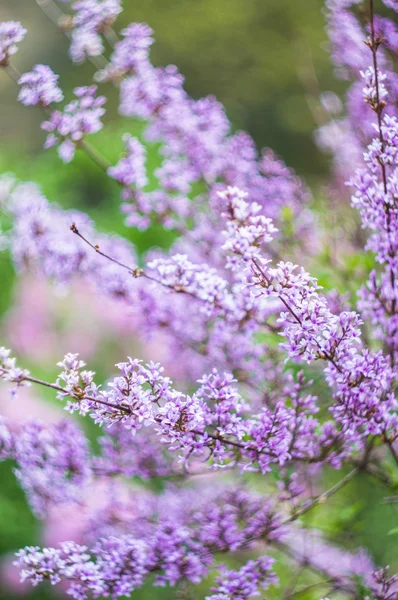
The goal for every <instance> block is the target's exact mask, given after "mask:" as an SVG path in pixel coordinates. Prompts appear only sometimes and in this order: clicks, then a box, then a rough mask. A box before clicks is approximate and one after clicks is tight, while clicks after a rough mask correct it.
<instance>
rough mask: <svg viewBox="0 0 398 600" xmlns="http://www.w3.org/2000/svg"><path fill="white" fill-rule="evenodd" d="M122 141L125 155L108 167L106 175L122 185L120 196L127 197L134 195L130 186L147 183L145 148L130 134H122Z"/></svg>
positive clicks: (139, 185) (137, 186) (136, 186)
mask: <svg viewBox="0 0 398 600" xmlns="http://www.w3.org/2000/svg"><path fill="white" fill-rule="evenodd" d="M123 142H124V145H125V146H126V155H125V156H124V157H122V158H121V159H120V160H119V162H118V163H117V164H116V165H115V166H114V167H110V168H109V169H108V175H109V176H110V177H112V178H113V179H116V180H117V181H119V182H120V183H121V184H122V185H123V188H124V189H123V194H122V197H123V198H124V199H127V198H128V197H129V196H134V192H133V191H132V189H131V187H132V186H134V187H135V188H136V189H139V190H140V189H142V188H144V187H145V186H146V185H147V183H148V178H147V175H146V169H145V155H146V150H145V148H144V146H143V145H142V144H141V142H140V141H139V140H138V139H137V138H134V137H132V136H131V135H130V134H125V135H124V136H123Z"/></svg>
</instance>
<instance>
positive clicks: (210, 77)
mask: <svg viewBox="0 0 398 600" xmlns="http://www.w3.org/2000/svg"><path fill="white" fill-rule="evenodd" d="M60 6H61V7H64V6H65V8H67V5H63V4H60ZM124 7H125V10H124V13H123V14H122V16H121V18H120V19H119V20H118V25H119V26H120V27H121V26H123V25H127V24H128V23H129V22H131V21H145V22H147V23H149V24H150V25H151V27H152V28H153V29H154V30H155V38H156V44H155V46H154V49H153V53H152V57H153V60H154V62H155V64H162V65H165V64H168V63H174V64H176V65H177V66H178V68H179V69H180V71H181V72H182V73H183V74H184V75H185V77H186V88H187V90H188V92H189V93H190V94H191V95H192V96H193V97H195V98H196V97H200V96H203V95H207V94H214V95H216V96H217V98H218V99H219V100H220V101H222V102H223V103H224V104H225V106H226V110H227V113H228V116H229V117H230V119H231V121H232V124H233V127H234V129H245V130H247V131H249V133H250V134H251V135H252V136H253V137H254V139H255V141H256V143H257V145H258V147H259V148H261V147H263V146H269V147H271V148H272V149H273V150H274V151H276V152H277V153H278V154H279V155H280V156H281V157H282V158H283V159H284V160H285V161H286V162H287V164H288V165H289V166H291V167H294V168H295V169H296V171H297V172H298V174H299V175H301V176H302V177H304V178H305V179H306V181H307V183H309V184H310V186H311V188H312V190H313V192H314V193H315V196H316V206H317V208H319V211H320V213H322V211H323V210H324V209H325V207H326V206H327V205H326V203H325V201H323V200H322V197H321V196H320V194H319V190H320V189H321V188H322V184H323V182H324V181H325V179H326V177H327V174H328V168H329V164H328V158H327V157H325V156H324V155H322V154H321V153H320V152H319V151H318V150H317V148H316V147H315V145H314V143H313V137H312V135H313V131H314V129H315V127H316V126H317V105H316V101H315V98H316V96H317V94H318V93H319V91H326V90H333V91H335V92H337V93H339V94H342V93H343V92H344V84H343V83H342V82H341V81H338V80H336V79H335V78H334V77H333V67H332V65H331V63H330V61H329V58H328V53H327V38H326V33H325V30H324V27H325V23H324V15H323V2H322V0H306V1H305V2H300V1H298V0H143V1H141V2H133V1H130V0H125V1H124ZM4 20H19V21H21V22H22V24H23V25H24V26H25V27H26V28H27V29H28V31H29V33H28V35H27V37H26V39H25V41H24V42H23V44H21V47H20V50H19V52H18V54H17V55H16V56H15V60H14V62H15V64H16V66H17V67H18V69H19V70H20V71H26V70H30V68H31V67H32V66H33V65H34V64H36V63H38V62H42V63H45V64H49V65H50V66H51V67H52V68H53V70H54V71H55V72H56V73H59V74H60V75H61V78H60V84H61V87H62V88H63V89H64V91H65V92H66V97H69V95H70V91H71V89H72V88H73V87H74V86H75V85H85V84H87V83H88V82H90V81H91V79H92V75H93V72H94V70H93V67H92V66H91V65H90V64H89V63H88V64H85V65H83V66H74V65H73V64H72V63H71V62H70V61H69V59H68V57H67V50H68V41H67V40H66V39H65V37H64V36H63V34H62V33H60V32H59V31H58V30H57V29H56V27H55V26H54V25H53V24H52V23H51V22H50V21H49V20H48V19H47V17H46V16H45V15H44V14H43V13H42V12H41V10H40V9H39V8H38V6H37V5H36V2H35V1H34V0H1V5H0V21H4ZM109 89H110V88H108V90H109ZM112 93H113V92H112V91H111V94H110V100H109V103H108V106H107V107H108V109H109V112H108V115H107V117H106V119H107V128H106V130H105V131H104V132H101V133H100V134H99V135H97V136H96V137H95V138H94V139H93V141H94V142H95V145H96V146H97V147H98V148H99V149H101V150H102V151H103V152H104V154H106V155H107V157H108V158H110V159H111V160H116V158H117V156H118V155H119V152H120V150H121V143H120V138H121V135H122V133H123V132H124V131H126V130H128V129H129V130H130V131H135V130H136V129H135V128H136V127H137V126H136V125H135V124H134V123H131V121H130V122H128V123H120V120H118V119H117V113H116V109H115V106H116V97H115V96H112ZM0 94H1V111H0V139H1V148H0V171H1V172H7V171H10V172H14V173H15V174H16V175H17V176H18V177H19V178H21V179H23V180H33V181H36V182H38V183H40V184H41V186H42V188H43V190H44V192H45V194H46V195H47V197H48V198H49V199H51V200H53V201H56V202H58V203H60V204H61V205H63V206H65V207H72V206H73V207H78V208H82V209H84V210H86V211H88V212H89V213H90V214H91V215H92V216H93V217H94V218H95V220H96V221H97V223H98V225H99V227H100V228H103V229H104V230H111V231H117V232H122V233H124V234H125V235H127V236H130V237H131V238H134V241H135V242H136V243H138V245H139V247H140V249H141V250H145V249H146V248H148V247H150V246H151V245H153V244H160V245H167V244H168V242H169V241H170V236H169V235H167V234H164V233H162V232H161V231H159V230H158V229H157V230H156V229H155V230H151V231H150V232H149V233H148V234H145V235H143V234H138V233H137V232H135V231H131V230H127V231H126V230H125V229H124V227H123V223H122V217H121V216H120V213H119V190H118V188H117V186H115V185H113V183H112V182H110V181H109V180H108V179H106V178H105V177H104V176H103V175H102V174H101V172H100V171H99V169H98V168H97V167H96V166H95V165H93V164H92V163H91V162H90V161H89V159H87V158H86V157H85V156H83V155H82V154H79V153H78V154H77V156H76V158H75V160H74V161H73V162H72V163H71V164H70V165H68V166H64V165H62V164H61V163H60V161H59V159H58V158H57V156H56V155H55V152H54V151H47V152H45V151H43V150H42V144H43V140H44V134H43V133H42V132H41V130H40V127H39V125H40V122H41V114H40V112H39V110H36V109H34V108H33V109H26V108H24V107H22V106H21V105H19V104H17V103H16V94H17V91H16V87H15V85H14V84H13V83H12V82H11V81H10V80H9V79H8V77H7V75H6V74H5V73H4V72H1V71H0ZM156 160H157V157H156V152H151V153H150V161H151V164H155V163H156ZM320 218H322V214H320ZM364 260H365V261H366V258H365V259H364V258H363V257H358V256H357V257H355V256H354V257H353V258H352V265H351V267H349V268H351V272H350V275H355V277H356V276H358V268H359V271H360V272H361V273H362V276H364V272H365V271H366V269H367V267H366V265H365V266H364V264H363V261H364ZM358 265H359V267H358ZM317 269H318V273H317V274H318V276H320V277H321V280H322V278H323V280H324V281H322V282H323V283H324V284H325V283H326V285H327V286H329V287H330V288H333V287H335V286H339V285H341V283H339V281H338V280H337V279H336V278H333V277H330V269H329V267H328V265H327V264H326V262H325V264H320V265H318V266H317ZM361 269H362V271H363V272H362V271H361ZM355 277H354V281H353V283H354V285H355V284H356V282H355ZM0 281H1V286H0V313H1V315H3V316H4V317H3V326H2V338H1V339H3V333H4V331H5V325H4V324H5V323H6V319H7V314H8V313H7V311H8V310H9V307H10V304H11V302H12V299H13V294H14V287H15V277H14V273H13V270H12V267H11V262H10V260H9V258H8V256H7V254H6V253H4V252H3V253H1V254H0ZM356 287H357V286H356ZM5 335H6V334H5V333H4V336H5ZM119 358H120V357H119ZM96 361H97V363H98V364H97V365H95V366H96V367H97V366H98V370H99V371H100V372H101V367H102V368H103V372H104V374H106V373H107V370H109V368H110V365H112V364H113V363H114V360H113V357H111V358H110V359H109V360H107V359H104V358H103V357H99V358H98V357H97V358H96ZM39 363H40V361H39ZM40 368H41V369H42V370H43V371H44V372H45V370H46V368H47V369H48V368H49V367H48V365H47V366H46V365H45V364H40ZM104 376H105V375H104ZM333 477H335V478H336V474H333V475H331V478H332V479H333ZM337 477H338V474H337ZM384 495H385V492H384V490H382V489H379V488H378V487H377V486H374V485H373V484H372V482H370V481H369V480H368V479H366V478H363V479H360V480H358V481H357V482H353V483H351V484H350V486H349V487H348V488H347V489H346V490H345V491H344V492H343V493H341V494H340V495H339V496H338V497H336V498H333V500H332V501H331V502H330V503H328V505H327V507H324V508H321V509H320V510H319V511H318V512H317V515H316V518H315V521H314V525H316V526H317V527H319V528H321V529H323V530H324V532H325V534H326V535H327V536H330V537H332V538H333V537H336V533H337V532H340V534H339V535H340V541H341V542H342V544H343V545H344V546H346V547H348V548H352V549H355V548H357V547H358V546H361V545H363V546H364V547H366V548H367V550H368V551H369V552H370V553H371V554H372V556H373V558H374V560H375V561H376V563H379V564H386V563H390V564H391V565H392V566H393V565H394V563H395V565H396V566H398V553H397V551H396V548H397V544H396V539H398V538H397V537H396V535H395V536H394V535H390V536H387V537H386V534H387V533H388V532H389V531H391V530H393V529H394V528H395V527H396V526H397V525H398V519H397V510H396V506H395V505H394V504H391V505H383V504H381V503H382V500H383V497H384ZM341 531H344V532H345V535H344V536H341ZM39 539H40V524H39V523H38V522H37V521H36V520H35V519H34V518H33V517H32V516H31V514H30V511H29V509H28V507H27V505H26V502H25V499H24V494H23V493H22V492H21V491H20V489H19V488H18V485H17V483H16V482H15V480H14V478H13V476H12V475H11V474H10V466H9V465H8V464H7V465H5V464H3V465H0V554H5V553H7V552H11V551H14V550H16V549H18V548H19V547H21V546H24V545H26V544H35V543H38V540H39ZM281 575H282V578H283V581H285V582H288V581H289V577H291V573H288V571H286V572H285V573H284V572H283V570H282V572H281ZM3 583H4V582H3ZM52 594H53V592H52V591H51V590H48V591H46V590H45V589H40V590H38V591H37V592H33V593H26V594H24V595H23V597H24V598H30V599H32V600H33V599H37V600H39V599H41V600H46V599H48V598H51V597H53V595H52ZM178 594H180V592H178ZM184 594H185V592H184V591H182V592H181V596H178V597H181V598H183V597H184V598H190V597H192V598H202V597H204V593H203V589H202V590H201V591H198V592H194V593H193V595H192V596H189V595H184ZM320 595H321V594H320V593H319V594H318V596H317V597H319V596H320ZM13 597H14V596H12V595H11V594H10V591H9V590H7V589H6V587H5V585H3V584H2V583H1V581H0V600H9V599H11V598H13ZM15 597H16V596H15ZM134 597H137V598H142V599H144V600H146V599H150V598H175V597H177V595H176V592H175V591H173V590H171V591H167V590H166V591H159V590H158V589H155V590H154V591H153V590H151V589H148V590H144V591H139V592H137V593H136V594H135V596H134ZM269 597H275V598H276V597H282V594H281V592H278V591H276V592H275V593H271V595H269ZM301 597H302V598H306V597H311V598H312V597H313V596H308V595H307V596H306V595H302V596H301Z"/></svg>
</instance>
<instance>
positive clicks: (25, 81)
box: [18, 65, 64, 106]
mask: <svg viewBox="0 0 398 600" xmlns="http://www.w3.org/2000/svg"><path fill="white" fill-rule="evenodd" d="M58 79H59V75H56V74H55V73H53V71H52V70H51V69H50V67H48V66H46V65H36V66H35V67H34V68H33V71H31V72H30V73H24V74H23V75H22V77H20V79H19V81H18V83H19V85H20V86H21V89H20V91H19V95H18V100H19V101H20V102H22V104H24V105H25V106H29V105H33V106H34V105H36V104H41V105H42V106H48V105H49V104H52V103H53V102H61V100H63V97H64V96H63V93H62V90H61V89H60V88H59V87H58V84H57V81H58Z"/></svg>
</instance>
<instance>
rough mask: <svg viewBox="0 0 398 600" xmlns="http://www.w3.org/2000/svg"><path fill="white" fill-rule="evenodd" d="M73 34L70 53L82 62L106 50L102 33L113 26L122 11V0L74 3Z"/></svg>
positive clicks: (96, 0) (77, 60) (86, 0)
mask: <svg viewBox="0 0 398 600" xmlns="http://www.w3.org/2000/svg"><path fill="white" fill-rule="evenodd" d="M72 9H73V11H74V15H73V18H72V26H73V29H72V36H71V45H70V49H69V55H70V57H71V59H72V60H73V62H76V63H81V62H84V60H85V59H86V58H88V57H92V56H99V55H100V54H102V52H103V51H104V46H103V43H102V37H101V35H102V34H104V33H106V32H107V30H108V29H109V28H110V27H112V25H113V23H114V21H115V19H116V17H117V16H118V14H119V13H121V11H122V7H121V4H120V0H79V1H78V2H74V3H73V4H72Z"/></svg>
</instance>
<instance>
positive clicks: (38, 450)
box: [0, 421, 91, 517]
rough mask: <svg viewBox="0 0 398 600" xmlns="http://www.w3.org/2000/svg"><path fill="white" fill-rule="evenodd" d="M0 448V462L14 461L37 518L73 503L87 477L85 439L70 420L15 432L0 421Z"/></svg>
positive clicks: (88, 465) (87, 454)
mask: <svg viewBox="0 0 398 600" xmlns="http://www.w3.org/2000/svg"><path fill="white" fill-rule="evenodd" d="M0 448H1V454H0V456H1V460H6V459H10V458H12V459H14V460H15V461H16V463H17V468H16V469H15V475H16V477H17V478H18V481H19V482H20V485H21V487H22V489H23V490H24V491H25V492H26V495H27V497H28V499H29V502H30V504H31V506H32V509H33V511H34V512H35V513H36V515H38V516H39V517H43V516H45V515H46V514H47V512H48V510H49V508H50V507H51V506H53V505H57V504H62V503H68V502H75V501H77V500H78V499H79V498H80V497H81V493H82V489H83V488H84V486H85V485H86V484H87V483H88V482H89V480H90V478H91V467H90V456H89V447H88V443H87V440H86V438H85V437H84V435H83V434H82V432H81V431H80V430H79V428H78V427H77V426H76V425H74V424H73V423H72V422H70V421H61V422H59V423H57V424H56V425H54V426H53V427H50V428H48V427H45V426H43V425H42V424H40V423H35V422H31V423H29V422H28V423H27V424H26V425H24V426H23V427H22V428H21V429H20V430H19V431H18V432H17V433H15V432H13V431H11V430H10V429H9V428H8V427H7V423H6V422H2V423H1V446H0Z"/></svg>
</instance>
